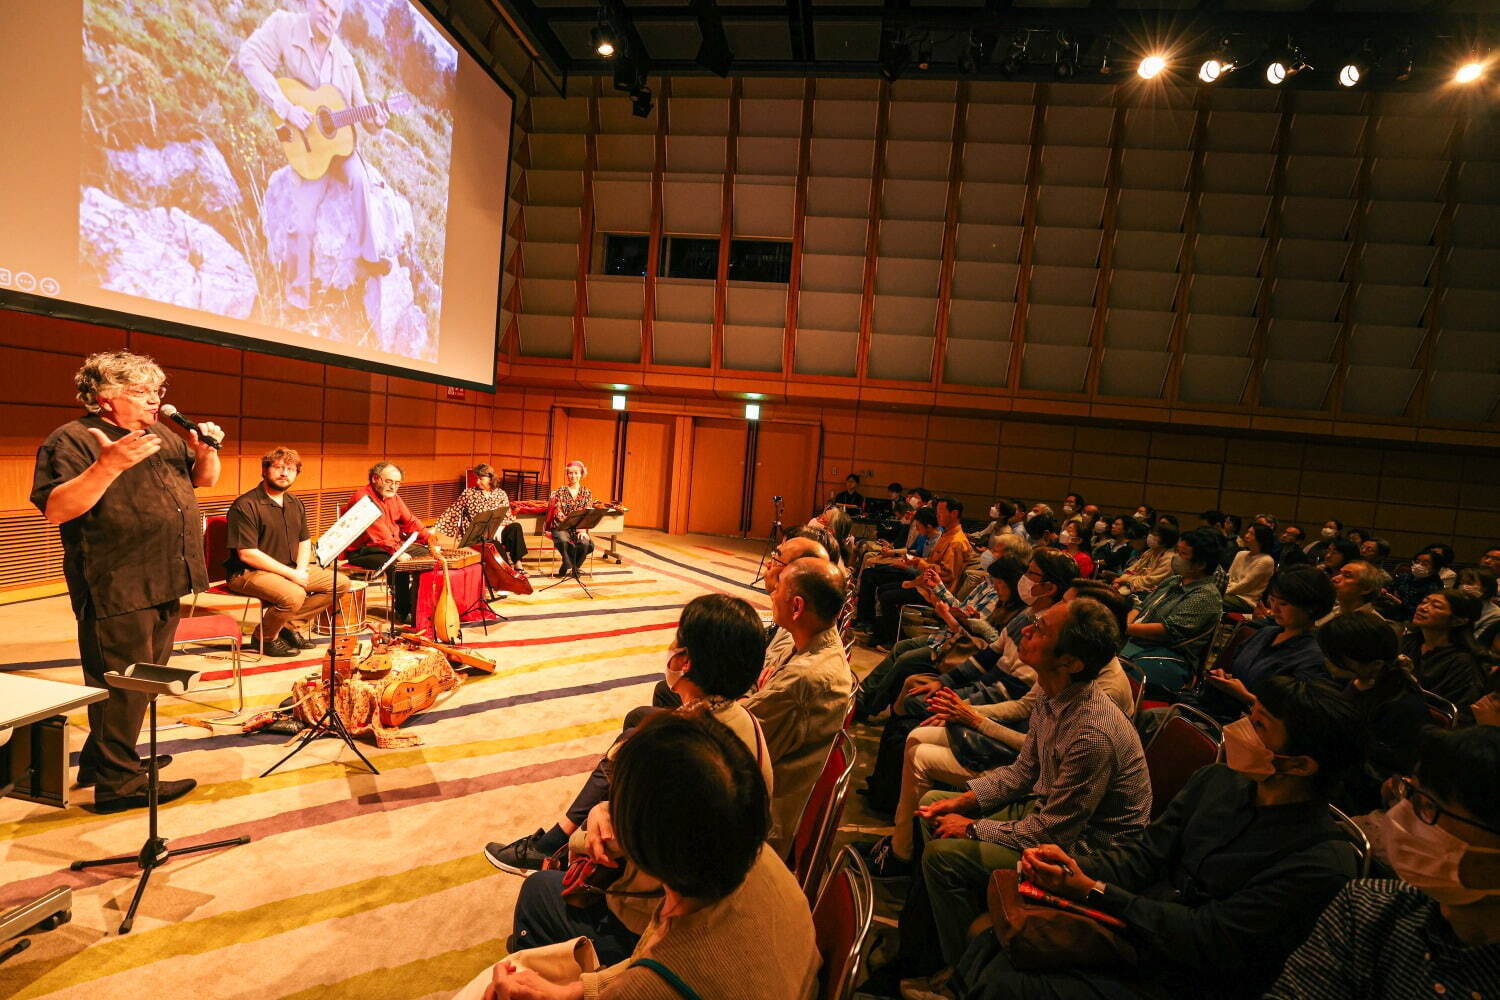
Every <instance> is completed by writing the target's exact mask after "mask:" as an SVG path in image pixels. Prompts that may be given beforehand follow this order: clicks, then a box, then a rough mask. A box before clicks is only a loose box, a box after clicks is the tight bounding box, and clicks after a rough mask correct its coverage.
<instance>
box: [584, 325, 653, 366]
mask: <svg viewBox="0 0 1500 1000" xmlns="http://www.w3.org/2000/svg"><path fill="white" fill-rule="evenodd" d="M583 356H584V358H586V359H587V360H589V361H615V362H625V363H630V364H634V363H636V362H638V361H640V360H641V321H640V319H639V318H637V319H606V318H600V317H595V316H590V317H588V318H587V319H585V320H584V321H583Z"/></svg>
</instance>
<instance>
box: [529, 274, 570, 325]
mask: <svg viewBox="0 0 1500 1000" xmlns="http://www.w3.org/2000/svg"><path fill="white" fill-rule="evenodd" d="M577 287H578V286H577V283H576V282H575V281H574V280H573V279H572V278H567V279H555V278H533V277H530V276H527V277H523V278H522V279H521V309H522V310H523V311H524V312H526V313H528V314H537V313H541V314H545V315H549V316H571V315H573V305H574V303H575V302H576V301H577Z"/></svg>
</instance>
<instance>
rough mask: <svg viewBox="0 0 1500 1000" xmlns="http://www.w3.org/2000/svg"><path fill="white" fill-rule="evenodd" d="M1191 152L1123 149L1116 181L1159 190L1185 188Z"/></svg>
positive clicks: (1190, 165)
mask: <svg viewBox="0 0 1500 1000" xmlns="http://www.w3.org/2000/svg"><path fill="white" fill-rule="evenodd" d="M1192 165H1193V154H1192V152H1191V151H1190V150H1186V149H1126V150H1124V151H1123V152H1121V154H1120V184H1121V186H1122V187H1127V188H1143V189H1152V190H1163V191H1184V190H1186V189H1187V182H1188V170H1189V168H1191V167H1192Z"/></svg>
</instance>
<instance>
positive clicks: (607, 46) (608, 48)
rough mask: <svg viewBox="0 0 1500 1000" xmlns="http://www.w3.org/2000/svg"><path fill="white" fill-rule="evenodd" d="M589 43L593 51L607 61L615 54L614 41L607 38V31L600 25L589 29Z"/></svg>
mask: <svg viewBox="0 0 1500 1000" xmlns="http://www.w3.org/2000/svg"><path fill="white" fill-rule="evenodd" d="M589 41H591V42H593V44H594V51H595V52H597V53H599V54H600V55H601V56H603V57H604V58H606V59H608V58H609V57H610V56H612V55H614V54H615V41H614V39H613V38H611V37H609V29H608V28H605V27H604V26H603V25H600V26H599V27H597V28H591V29H589Z"/></svg>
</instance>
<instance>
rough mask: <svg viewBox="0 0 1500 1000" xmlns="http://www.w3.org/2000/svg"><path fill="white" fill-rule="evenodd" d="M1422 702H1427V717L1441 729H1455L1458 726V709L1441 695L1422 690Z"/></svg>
mask: <svg viewBox="0 0 1500 1000" xmlns="http://www.w3.org/2000/svg"><path fill="white" fill-rule="evenodd" d="M1422 700H1423V701H1425V702H1427V716H1428V718H1429V719H1430V720H1431V721H1432V724H1433V725H1434V726H1437V727H1438V728H1440V729H1453V728H1454V727H1456V726H1457V725H1458V708H1457V707H1456V706H1455V705H1454V704H1453V702H1451V701H1449V700H1448V699H1447V698H1444V697H1443V696H1442V695H1440V694H1434V693H1433V692H1431V691H1429V690H1427V689H1426V688H1423V689H1422Z"/></svg>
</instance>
